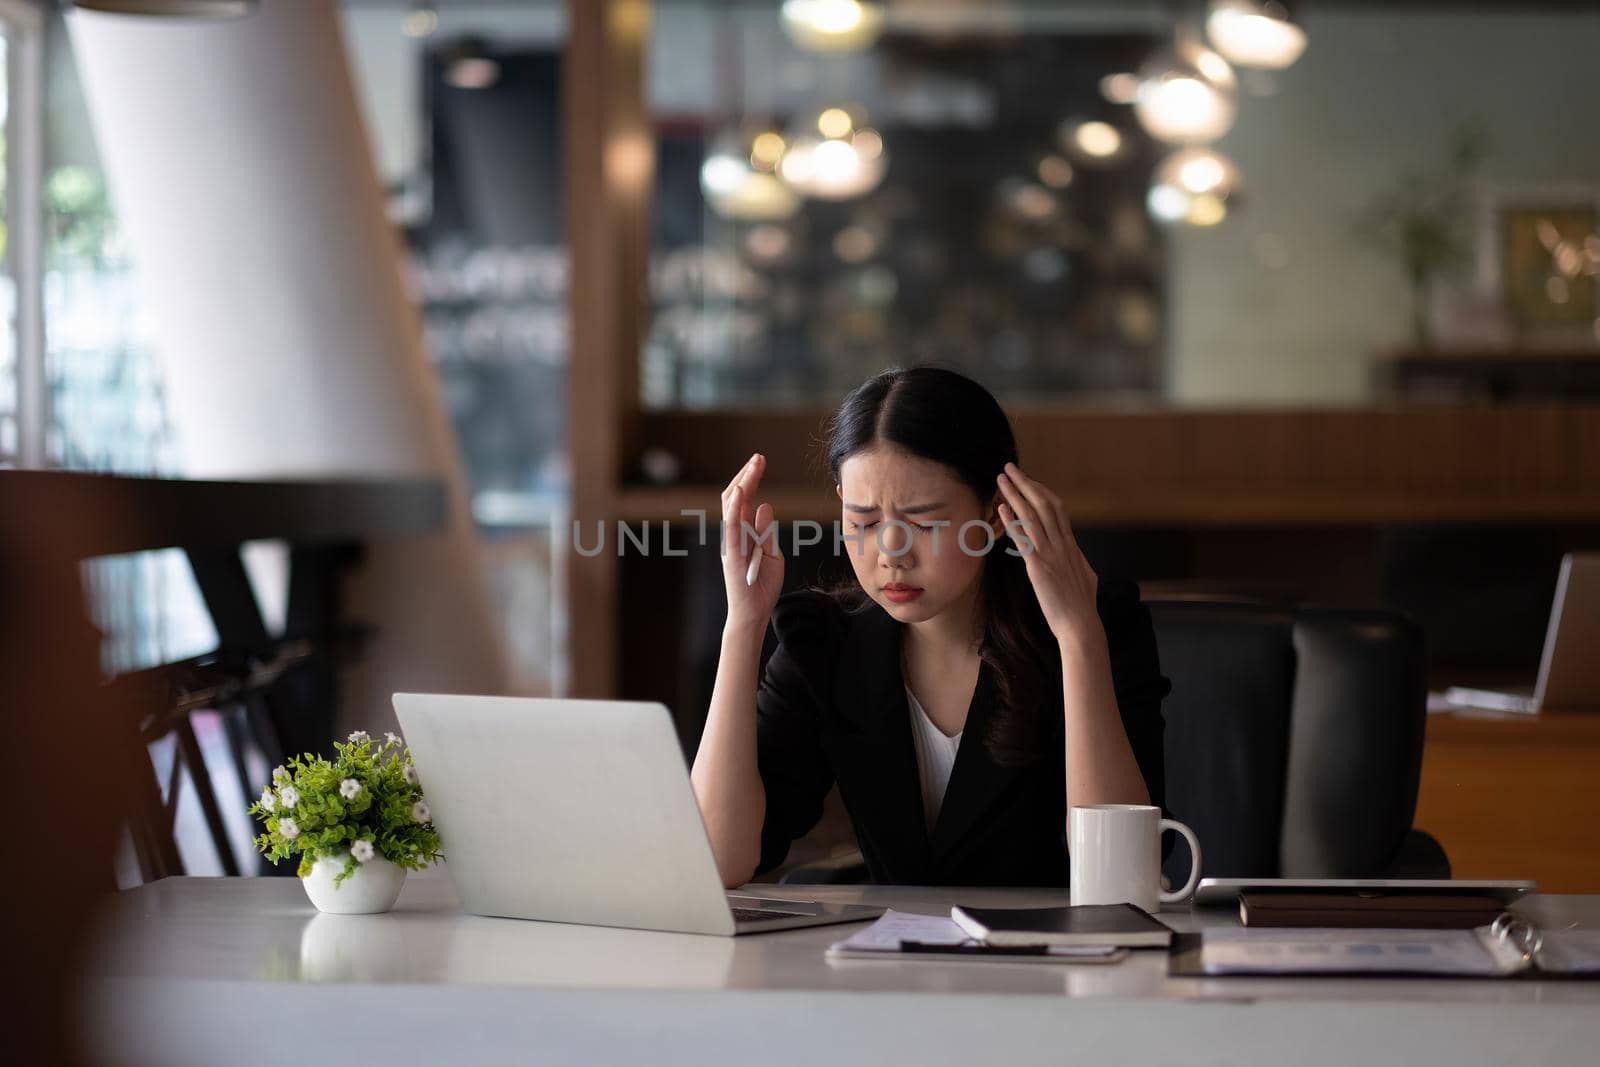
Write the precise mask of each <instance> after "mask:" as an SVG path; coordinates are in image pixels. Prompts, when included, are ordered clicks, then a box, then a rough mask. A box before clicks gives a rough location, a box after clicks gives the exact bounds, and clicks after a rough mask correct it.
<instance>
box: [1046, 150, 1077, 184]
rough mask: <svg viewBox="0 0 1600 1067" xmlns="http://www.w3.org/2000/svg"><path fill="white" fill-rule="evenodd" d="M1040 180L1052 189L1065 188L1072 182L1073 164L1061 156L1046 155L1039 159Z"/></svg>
mask: <svg viewBox="0 0 1600 1067" xmlns="http://www.w3.org/2000/svg"><path fill="white" fill-rule="evenodd" d="M1039 180H1040V181H1042V182H1044V183H1045V184H1046V185H1048V186H1049V187H1050V188H1052V189H1065V188H1066V187H1067V186H1069V185H1071V184H1072V164H1071V163H1068V162H1067V161H1066V160H1064V159H1062V158H1061V157H1060V156H1054V155H1051V156H1045V157H1044V158H1043V159H1041V160H1039Z"/></svg>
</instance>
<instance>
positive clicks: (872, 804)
mask: <svg viewBox="0 0 1600 1067" xmlns="http://www.w3.org/2000/svg"><path fill="white" fill-rule="evenodd" d="M866 604H867V607H866V609H865V610H863V611H861V612H859V613H855V612H850V611H846V610H844V608H843V607H841V606H840V605H839V603H838V602H837V601H835V600H834V599H833V598H832V597H830V596H828V595H827V594H825V593H822V592H820V591H818V590H812V589H803V590H798V591H796V592H792V593H788V594H785V595H784V596H783V597H781V598H780V599H779V600H778V603H777V606H776V607H775V609H774V611H773V617H772V625H773V628H774V629H775V630H776V631H777V636H778V646H777V648H776V649H775V650H774V651H773V653H772V655H771V657H770V658H769V659H768V660H767V663H766V666H765V668H764V670H763V671H762V675H761V682H760V686H759V689H758V690H757V694H756V714H757V728H756V753H757V756H756V758H757V764H758V766H759V768H760V772H761V781H762V785H763V786H764V787H765V790H766V797H767V807H766V818H765V821H764V822H763V824H762V827H761V860H760V863H759V864H758V865H757V867H756V873H757V874H760V873H762V872H764V871H768V870H771V869H772V868H774V867H776V866H778V865H779V864H780V863H782V862H783V860H784V857H785V856H786V855H788V852H789V845H790V843H791V842H792V841H794V840H795V839H796V838H799V837H801V836H803V835H804V834H805V833H806V832H807V831H809V830H810V829H811V828H812V827H813V826H815V825H816V824H817V822H818V820H819V819H820V818H821V816H822V802H823V799H824V798H825V797H826V795H827V793H828V790H829V788H830V787H831V786H832V785H833V783H834V782H835V781H837V782H838V784H839V793H840V796H841V797H842V799H843V800H844V805H845V808H846V810H847V811H848V812H849V814H850V820H851V822H852V823H853V824H854V825H855V831H856V838H857V841H858V843H859V844H860V847H861V854H862V856H863V858H865V860H866V863H867V869H868V871H869V872H870V873H871V876H872V879H873V881H875V882H879V883H888V884H898V885H1036V886H1065V885H1067V875H1068V867H1067V847H1066V768H1065V760H1066V752H1065V748H1064V747H1063V740H1062V737H1063V729H1062V726H1063V720H1062V715H1063V712H1062V691H1061V688H1060V684H1059V682H1056V683H1053V684H1049V685H1047V693H1046V695H1045V699H1046V700H1047V701H1048V703H1049V714H1050V716H1051V718H1050V720H1049V721H1050V722H1051V723H1052V724H1054V732H1053V734H1051V735H1050V737H1049V738H1048V739H1043V740H1041V742H1040V743H1041V744H1044V745H1046V746H1047V748H1046V750H1045V751H1043V752H1042V753H1041V757H1042V758H1040V759H1038V760H1036V761H1034V762H1032V763H1030V764H1028V765H1026V766H1022V767H1008V766H1002V765H1000V764H998V763H996V762H995V761H994V760H993V759H992V758H991V757H990V755H989V753H988V751H987V750H986V748H985V746H984V745H983V743H982V739H983V737H984V736H985V733H986V725H987V721H988V718H989V715H990V713H991V710H992V708H993V703H994V678H993V676H992V675H993V670H992V668H991V667H990V666H989V665H988V664H987V663H985V664H984V665H983V666H982V668H981V669H980V670H979V674H978V684H977V688H976V690H975V691H974V693H973V697H972V703H971V704H970V705H969V707H968V711H967V722H966V726H965V727H964V728H963V732H962V735H961V745H960V748H959V749H958V750H957V752H956V760H955V766H954V767H953V768H952V770H951V772H950V781H949V784H948V785H947V786H946V789H945V795H944V801H943V804H942V805H941V807H940V810H939V818H938V821H937V822H936V823H935V824H934V828H933V833H932V834H931V836H930V835H929V833H928V831H927V829H926V821H925V819H924V818H923V812H922V792H921V788H920V786H919V783H918V780H917V759H916V752H915V749H914V748H913V745H912V738H911V720H910V706H909V705H908V704H907V702H906V694H905V682H904V679H903V678H902V676H901V671H900V652H899V642H900V634H901V630H902V624H901V623H900V622H899V621H898V620H896V619H895V618H894V617H893V616H891V615H890V614H889V613H888V612H886V611H884V610H883V608H882V607H880V606H879V605H878V604H877V603H875V602H873V601H870V600H867V601H866ZM1096 607H1097V608H1098V610H1099V613H1100V619H1101V622H1102V624H1103V625H1104V627H1105V631H1106V641H1107V646H1108V648H1109V650H1110V656H1111V673H1112V679H1113V683H1114V686H1115V690H1116V697H1117V705H1118V708H1119V710H1120V711H1121V713H1122V723H1123V726H1124V728H1125V729H1126V730H1127V733H1128V741H1129V743H1130V744H1131V746H1132V748H1133V754H1134V758H1135V759H1136V760H1137V762H1138V764H1139V770H1140V771H1141V773H1143V775H1144V780H1145V785H1146V787H1147V788H1148V789H1149V791H1150V798H1151V803H1153V804H1157V805H1160V806H1161V807H1162V809H1163V811H1165V809H1166V804H1165V783H1164V774H1163V766H1162V732H1163V722H1162V718H1161V700H1162V698H1163V697H1164V696H1166V695H1167V693H1168V692H1169V691H1170V689H1171V684H1170V683H1169V682H1168V680H1167V679H1166V677H1164V676H1163V675H1162V674H1161V669H1160V665H1159V663H1158V661H1157V655H1156V640H1155V631H1154V630H1153V628H1152V627H1151V623H1150V612H1149V609H1148V608H1146V607H1145V605H1144V604H1143V603H1141V602H1140V600H1139V591H1138V587H1137V586H1135V585H1134V584H1132V583H1131V582H1105V581H1103V582H1101V583H1100V588H1099V594H1098V596H1097V603H1096ZM1042 636H1046V637H1048V636H1049V634H1048V631H1045V633H1044V634H1043V635H1042ZM1045 646H1046V647H1047V648H1050V649H1051V650H1052V654H1053V655H1054V656H1055V657H1056V658H1055V663H1054V664H1053V665H1052V666H1053V671H1051V672H1047V674H1049V673H1053V675H1054V676H1055V677H1056V678H1057V679H1059V678H1060V674H1061V669H1060V658H1059V653H1058V652H1054V650H1055V648H1056V643H1055V641H1054V639H1053V638H1051V639H1050V640H1048V641H1046V642H1045ZM1171 847H1172V846H1171V840H1170V835H1169V837H1168V841H1167V844H1166V847H1165V848H1164V849H1163V853H1165V852H1166V851H1168V850H1170V848H1171Z"/></svg>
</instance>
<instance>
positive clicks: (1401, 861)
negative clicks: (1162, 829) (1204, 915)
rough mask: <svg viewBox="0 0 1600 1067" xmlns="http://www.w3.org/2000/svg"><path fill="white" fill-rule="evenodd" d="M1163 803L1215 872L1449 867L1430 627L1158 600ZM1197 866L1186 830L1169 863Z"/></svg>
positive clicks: (1234, 602)
mask: <svg viewBox="0 0 1600 1067" xmlns="http://www.w3.org/2000/svg"><path fill="white" fill-rule="evenodd" d="M1147 603H1149V604H1150V609H1151V615H1152V618H1153V620H1154V622H1155V629H1156V640H1157V642H1158V644H1159V646H1160V654H1161V670H1162V673H1163V674H1165V675H1166V676H1167V677H1168V678H1170V679H1171V680H1172V693H1171V694H1170V695H1169V696H1168V697H1167V699H1166V700H1165V701H1164V702H1163V704H1162V713H1163V716H1164V717H1165V719H1166V743H1165V749H1166V772H1167V782H1166V785H1167V806H1168V808H1170V809H1171V810H1172V812H1173V814H1174V815H1176V816H1177V817H1178V818H1179V819H1182V820H1183V821H1184V822H1186V823H1188V824H1189V825H1190V826H1191V827H1192V828H1193V829H1194V831H1195V834H1196V836H1198V837H1199V839H1200V845H1201V851H1202V852H1203V853H1204V855H1203V857H1202V859H1203V864H1202V871H1201V874H1202V875H1203V876H1205V877H1213V878H1260V877H1286V878H1448V877H1449V876H1450V861H1449V859H1448V858H1447V857H1446V856H1445V853H1444V850H1443V849H1442V848H1441V847H1440V846H1439V843H1438V842H1437V841H1435V840H1434V839H1433V838H1432V837H1431V836H1429V835H1428V834H1427V833H1425V832H1423V831H1421V830H1416V829H1413V828H1412V826H1411V819H1412V816H1413V815H1414V814H1415V810H1416V801H1417V783H1418V779H1419V777H1420V774H1421V768H1422V741H1423V731H1424V726H1425V720H1426V714H1427V711H1426V695H1427V689H1426V682H1425V679H1424V658H1423V641H1422V633H1421V631H1420V629H1419V628H1418V627H1417V626H1416V624H1415V623H1413V622H1412V621H1411V620H1410V619H1409V618H1408V617H1406V616H1405V615H1402V614H1400V613H1398V612H1393V611H1385V610H1376V609H1374V610H1347V609H1336V608H1318V607H1295V606H1289V605H1284V604H1269V603H1263V602H1259V601H1251V600H1241V599H1237V598H1235V599H1221V600H1213V599H1204V600H1196V599H1177V600H1161V599H1152V600H1149V601H1147ZM835 853H836V854H835V855H833V856H831V857H829V858H828V859H826V860H822V861H816V860H812V861H811V862H802V863H801V864H799V865H796V866H794V867H792V868H790V869H788V870H785V871H783V872H782V874H781V876H780V878H779V881H781V882H783V883H785V884H795V883H821V882H859V881H865V879H866V866H865V864H863V863H862V862H861V861H860V858H859V854H856V855H853V856H852V855H838V854H837V850H835ZM1164 870H1165V872H1166V874H1167V876H1168V878H1169V879H1170V880H1171V881H1173V882H1174V883H1175V884H1176V883H1178V882H1181V881H1182V880H1183V879H1184V878H1185V877H1186V876H1187V874H1188V870H1189V847H1188V845H1187V844H1185V843H1184V842H1183V840H1182V839H1181V838H1180V839H1179V840H1178V842H1177V845H1176V846H1175V847H1174V848H1173V850H1172V854H1171V855H1170V856H1169V857H1168V860H1167V864H1166V866H1165V868H1164Z"/></svg>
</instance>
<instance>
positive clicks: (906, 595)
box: [883, 585, 922, 604]
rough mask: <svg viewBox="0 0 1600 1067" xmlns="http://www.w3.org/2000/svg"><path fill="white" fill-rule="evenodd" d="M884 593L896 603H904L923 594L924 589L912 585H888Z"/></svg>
mask: <svg viewBox="0 0 1600 1067" xmlns="http://www.w3.org/2000/svg"><path fill="white" fill-rule="evenodd" d="M883 595H884V596H886V597H888V598H889V599H890V600H892V601H894V602H895V603H896V604H904V603H907V602H908V601H912V600H915V599H917V597H919V596H921V595H922V590H920V589H918V588H916V587H915V586H911V585H886V586H884V587H883Z"/></svg>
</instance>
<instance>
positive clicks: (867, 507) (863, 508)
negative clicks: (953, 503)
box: [844, 500, 944, 515]
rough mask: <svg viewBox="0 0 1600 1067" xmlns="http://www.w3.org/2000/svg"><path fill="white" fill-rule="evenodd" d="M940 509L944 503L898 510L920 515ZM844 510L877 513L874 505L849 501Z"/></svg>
mask: <svg viewBox="0 0 1600 1067" xmlns="http://www.w3.org/2000/svg"><path fill="white" fill-rule="evenodd" d="M942 507H944V501H942V500H939V501H935V502H934V503H932V504H912V505H910V506H909V507H903V508H901V509H900V510H901V511H903V512H905V513H906V514H907V515H921V514H922V513H923V512H926V511H938V510H939V509H940V508H942ZM844 509H845V510H846V511H855V512H862V513H867V512H873V511H877V510H878V509H877V507H876V506H875V505H872V504H852V503H850V502H849V501H846V502H845V505H844Z"/></svg>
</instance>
